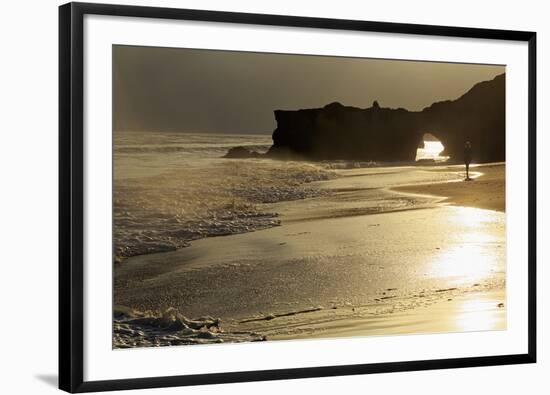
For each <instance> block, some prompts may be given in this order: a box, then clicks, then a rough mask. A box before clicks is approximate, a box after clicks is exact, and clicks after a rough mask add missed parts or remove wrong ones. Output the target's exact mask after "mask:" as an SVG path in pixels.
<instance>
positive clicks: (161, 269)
mask: <svg viewBox="0 0 550 395" xmlns="http://www.w3.org/2000/svg"><path fill="white" fill-rule="evenodd" d="M472 172H473V175H474V176H476V177H478V178H477V179H476V180H475V181H471V182H467V183H466V182H462V181H461V180H462V178H463V175H462V174H461V169H460V168H459V167H454V166H444V167H442V166H433V167H429V168H424V167H403V168H379V169H352V170H342V171H340V174H339V177H338V178H335V179H332V180H327V181H321V182H316V183H315V184H316V186H317V187H319V188H322V189H327V190H329V191H330V193H329V194H327V195H324V196H321V197H317V198H310V199H303V200H297V201H292V202H278V203H274V204H267V205H265V206H266V209H270V210H273V211H275V212H278V213H279V218H280V220H281V226H278V227H274V228H270V229H264V230H259V231H255V232H250V233H244V234H237V235H230V236H221V237H210V238H205V239H201V240H196V241H193V242H192V243H191V246H190V247H188V248H183V249H180V250H176V251H171V252H165V253H157V254H149V255H142V256H136V257H132V258H129V259H128V260H127V261H125V262H124V263H123V264H121V265H116V266H115V303H116V304H118V305H123V306H130V307H131V308H134V309H138V310H141V311H145V310H163V309H166V308H169V307H174V308H176V309H178V310H179V311H181V312H183V314H185V315H187V316H190V317H200V316H201V315H202V316H203V315H205V314H208V315H212V316H214V317H220V318H221V319H222V327H223V329H224V330H228V331H250V332H254V333H259V334H260V335H262V336H266V337H267V339H291V338H304V337H334V336H352V335H354V336H367V335H382V334H397V333H401V334H402V333H427V332H431V333H433V332H454V331H463V330H500V329H505V328H506V323H505V305H504V304H505V291H504V287H505V215H504V213H503V212H499V211H493V210H495V208H494V207H499V205H500V206H502V207H504V202H503V198H504V194H503V193H502V195H498V194H496V195H494V196H493V195H492V192H491V190H492V189H495V190H496V189H498V188H499V186H498V185H499V183H500V181H499V177H500V176H502V177H503V175H504V166H503V165H492V166H483V167H479V168H474V169H472ZM484 177H485V178H484ZM411 184H415V185H413V186H411ZM404 185H407V186H404ZM466 187H468V188H472V189H474V188H475V189H476V191H477V192H478V193H477V194H478V196H477V197H476V198H470V199H469V200H468V199H467V198H468V196H467V195H468V194H461V193H460V189H461V188H466ZM436 191H437V192H438V193H435V192H436ZM447 191H450V192H447ZM443 192H445V193H443ZM469 193H471V192H469ZM434 195H436V196H434ZM451 195H452V200H451V201H452V202H453V203H455V204H456V206H451V205H448V204H447V203H446V202H447V201H448V200H446V197H447V196H451ZM499 196H501V198H502V202H499V201H498V200H499ZM460 199H462V200H460ZM459 202H464V203H459ZM466 202H469V204H466ZM487 202H492V203H491V205H489V204H488V203H487ZM459 204H461V205H459ZM464 206H472V207H464ZM480 207H483V208H491V209H489V210H487V209H483V208H480ZM502 211H503V210H502ZM461 317H466V318H461ZM468 317H469V318H468ZM465 323H467V324H465Z"/></svg>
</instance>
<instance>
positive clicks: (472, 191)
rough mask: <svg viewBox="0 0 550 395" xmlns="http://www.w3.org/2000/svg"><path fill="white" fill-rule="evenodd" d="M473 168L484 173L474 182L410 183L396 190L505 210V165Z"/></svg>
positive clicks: (467, 204)
mask: <svg viewBox="0 0 550 395" xmlns="http://www.w3.org/2000/svg"><path fill="white" fill-rule="evenodd" d="M471 170H472V171H473V172H482V173H483V174H482V175H480V176H479V177H476V178H474V179H473V181H472V182H459V183H435V184H419V185H409V186H403V187H398V188H395V190H397V191H404V192H413V193H421V194H428V195H436V196H442V197H445V198H446V200H445V201H446V202H449V203H453V204H456V205H459V206H467V207H477V208H483V209H487V210H496V211H502V212H504V211H505V199H504V196H505V192H506V190H505V181H504V180H505V171H506V168H505V165H504V164H502V163H501V164H487V165H474V166H472V167H471ZM443 171H444V170H443Z"/></svg>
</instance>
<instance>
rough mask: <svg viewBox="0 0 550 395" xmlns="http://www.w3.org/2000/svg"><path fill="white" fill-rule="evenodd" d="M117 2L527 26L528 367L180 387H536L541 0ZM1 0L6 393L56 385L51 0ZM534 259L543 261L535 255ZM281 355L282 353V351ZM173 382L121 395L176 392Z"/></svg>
mask: <svg viewBox="0 0 550 395" xmlns="http://www.w3.org/2000/svg"><path fill="white" fill-rule="evenodd" d="M118 3H123V4H139V5H153V6H167V7H179V8H201V9H213V10H225V11H242V12H256V13H272V14H288V15H304V16H318V17H332V18H346V19H364V20H378V21H389V22H407V23H425V24H441V25H455V26H471V27H487V28H497V29H517V30H534V31H537V33H538V70H539V72H538V86H537V88H538V131H539V133H538V152H539V167H538V174H539V176H538V187H539V194H538V200H539V216H538V217H539V235H538V241H539V254H538V255H539V257H538V261H539V363H538V364H536V365H522V366H505V367H486V368H472V369H454V370H446V371H428V372H410V373H392V374H379V375H368V376H352V377H336V378H321V379H307V380H291V381H275V382H263V383H245V384H230V385H223V386H220V385H218V386H203V387H188V388H185V393H188V394H209V393H212V392H218V393H219V392H222V393H228V394H252V393H262V394H278V393H281V392H283V393H284V392H288V393H298V392H304V393H319V394H325V393H326V394H329V393H343V392H351V393H356V392H360V393H361V392H366V391H369V392H372V393H383V394H402V393H407V394H416V393H422V394H423V395H429V394H438V395H439V394H442V393H444V394H446V395H451V394H461V395H463V394H465V393H469V394H480V393H491V394H492V393H498V394H517V393H521V392H527V391H528V392H529V393H532V394H544V393H547V392H548V390H549V388H550V384H549V381H548V378H547V376H546V375H545V373H546V372H550V347H549V346H548V344H549V343H548V342H546V341H545V340H546V339H545V337H544V333H543V332H544V330H545V329H547V328H548V324H549V322H548V321H549V318H550V314H549V311H548V309H547V308H546V309H545V307H546V302H548V297H549V295H550V293H549V292H548V290H545V289H544V288H545V285H547V284H550V276H549V273H550V271H549V270H546V268H545V267H543V262H544V261H547V260H548V257H550V254H549V253H548V251H547V250H545V247H546V245H545V243H544V239H545V238H547V226H543V223H544V224H545V225H548V223H549V215H548V212H549V210H548V209H546V208H545V207H542V204H541V203H542V202H543V201H544V200H546V201H549V199H550V196H549V192H550V191H549V190H548V188H549V183H548V181H549V179H548V177H545V176H544V174H548V173H547V172H548V171H550V168H549V165H550V160H548V156H547V155H546V156H545V155H544V151H546V150H549V149H550V144H549V141H550V140H549V138H548V136H547V135H544V133H543V131H544V130H545V128H546V126H547V125H548V123H549V122H550V115H549V114H548V112H545V111H544V109H545V108H548V105H549V104H550V97H549V94H550V90H549V81H550V80H549V78H548V75H547V74H546V73H547V71H546V70H548V69H550V46H549V45H550V25H549V24H548V21H547V19H548V18H547V17H548V15H550V13H549V10H548V7H547V6H546V4H545V3H546V2H543V1H535V0H524V1H521V2H519V1H514V2H505V1H502V0H500V1H494V0H487V1H479V0H476V1H470V0H462V1H454V2H444V1H437V0H433V1H427V0H416V1H408V0H400V1H391V0H386V1H376V2H367V1H362V2H359V1H355V2H354V1H351V0H350V1H348V0H339V1H324V2H323V1H321V0H317V1H309V0H294V1H293V0H277V1H270V2H267V1H264V2H261V1H254V0H232V1H231V2H228V1H223V0H179V1H178V0H171V1H158V0H155V1H139V0H130V1H124V0H118ZM59 4H61V3H60V2H59V1H56V0H27V1H20V2H16V1H13V2H5V3H4V4H3V7H2V13H1V16H0V18H1V23H0V40H1V45H0V101H1V102H0V109H1V111H0V133H1V134H0V191H1V192H0V243H1V244H0V246H1V247H2V252H3V253H2V254H1V255H0V265H1V267H2V269H3V270H2V272H1V275H0V303H1V310H0V317H1V318H0V331H1V336H0V377H1V379H0V388H1V389H2V390H1V392H2V393H6V394H19V393H21V394H38V393H40V394H42V393H54V392H55V391H56V387H57V378H56V375H57V6H58V5H59ZM545 258H546V259H545ZM290 357H291V356H289V358H290ZM182 391H183V390H182V389H181V388H179V389H178V388H176V389H160V390H146V391H139V392H137V391H129V392H126V393H128V394H132V393H136V394H138V393H139V394H145V393H147V394H148V393H151V394H153V393H159V394H169V393H171V394H176V393H181V392H182Z"/></svg>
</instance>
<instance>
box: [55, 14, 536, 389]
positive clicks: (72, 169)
mask: <svg viewBox="0 0 550 395" xmlns="http://www.w3.org/2000/svg"><path fill="white" fill-rule="evenodd" d="M87 14H95V15H111V16H120V17H146V18H160V19H173V20H189V21H209V22H228V23H239V24H256V25H271V26H283V27H306V28H323V29H333V30H334V29H335V30H354V31H364V32H383V33H401V34H415V35H428V36H447V37H462V38H472V39H493V40H510V41H521V42H527V43H528V51H529V52H528V62H529V65H528V70H529V76H528V100H529V102H528V108H529V110H528V134H529V135H528V155H529V158H528V172H529V179H528V184H529V189H528V229H529V235H528V240H529V242H528V262H527V264H528V301H529V311H528V352H527V353H525V354H515V355H498V356H483V357H471V358H453V359H437V360H421V361H407V362H391V363H374V364H357V365H347V366H324V367H308V368H297V369H280V370H262V371H248V372H231V373H215V374H193V375H182V376H166V377H143V378H134V379H121V380H107V381H84V377H83V370H84V366H83V365H84V363H83V360H84V350H83V308H84V307H83V285H84V273H83V234H84V226H85V223H84V220H83V208H84V205H83V199H84V195H83V192H84V191H83V176H84V168H83V152H84V138H83V94H84V90H83V89H84V87H83V45H84V41H83V40H84V32H83V19H84V16H85V15H87ZM536 335H537V333H536V33H535V32H526V31H510V30H493V29H477V28H462V27H448V26H429V25H415V24H403V23H385V22H366V21H358V20H340V19H324V18H309V17H295V16H283V15H265V14H249V13H234V12H218V11H203V10H186V9H172V8H156V7H141V6H126V5H125V6H123V5H108V4H89V3H68V4H65V5H62V6H60V8H59V388H60V389H62V390H65V391H68V392H90V391H107V390H124V389H139V388H155V387H171V386H186V385H199V384H216V383H233V382H244V381H261V380H279V379H296V378H309V377H321V376H339V375H355V374H367V373H382V372H401V371H417V370H428V369H449V368H463V367H475V366H490V365H508V364H521V363H534V362H535V361H536V352H537V350H536V349H537V347H536V344H537V342H536V337H537V336H536Z"/></svg>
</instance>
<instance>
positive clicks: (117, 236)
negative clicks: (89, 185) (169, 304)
mask: <svg viewBox="0 0 550 395" xmlns="http://www.w3.org/2000/svg"><path fill="white" fill-rule="evenodd" d="M159 163H162V162H159ZM178 163H179V162H178ZM182 163H183V162H182ZM331 176H332V173H331V172H330V171H329V170H327V169H325V168H323V167H322V166H320V165H314V164H309V163H305V162H282V161H272V160H246V161H239V160H232V161H227V160H223V159H219V160H216V161H205V162H204V163H203V166H202V167H201V166H198V167H197V166H194V167H189V166H185V165H183V164H182V165H181V166H180V167H178V168H172V169H170V171H165V172H164V173H162V174H155V175H154V176H149V177H133V178H130V179H117V178H115V182H114V212H113V216H114V225H115V226H114V253H115V262H121V261H122V260H123V259H125V258H128V257H131V256H135V255H142V254H149V253H155V252H164V251H171V250H175V249H178V248H183V247H186V246H188V245H189V243H190V242H191V241H192V240H196V239H200V238H204V237H212V236H221V235H229V234H236V233H245V232H250V231H254V230H259V229H265V228H269V227H273V226H278V225H279V224H280V221H279V219H278V218H277V213H274V212H271V211H270V210H269V209H266V208H265V207H263V204H265V203H274V202H279V201H288V200H297V199H305V198H311V197H316V196H321V195H323V194H326V193H328V192H327V191H325V190H321V189H320V188H317V187H316V186H314V185H312V184H311V183H312V182H313V181H319V180H326V179H328V178H329V177H331Z"/></svg>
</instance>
